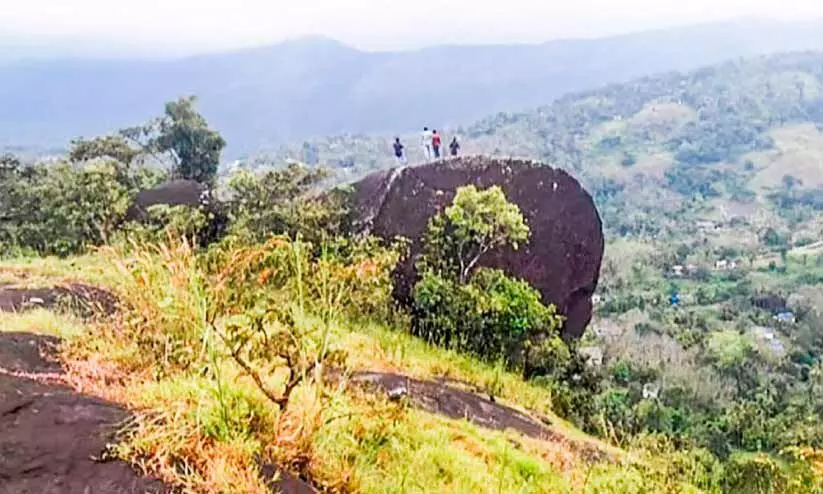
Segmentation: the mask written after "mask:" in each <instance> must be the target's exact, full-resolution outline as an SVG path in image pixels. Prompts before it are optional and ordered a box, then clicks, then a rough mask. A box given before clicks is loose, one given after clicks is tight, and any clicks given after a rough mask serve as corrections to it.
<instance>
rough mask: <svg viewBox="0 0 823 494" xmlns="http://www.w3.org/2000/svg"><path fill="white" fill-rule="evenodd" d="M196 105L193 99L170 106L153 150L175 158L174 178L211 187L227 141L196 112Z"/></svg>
mask: <svg viewBox="0 0 823 494" xmlns="http://www.w3.org/2000/svg"><path fill="white" fill-rule="evenodd" d="M195 101H196V99H195V97H194V96H190V97H187V98H180V99H178V100H177V101H173V102H169V103H166V114H165V116H164V117H162V118H161V119H160V120H159V122H158V135H157V136H156V137H155V138H154V139H153V144H154V146H153V147H154V148H155V149H156V150H157V151H159V152H161V153H168V154H169V155H170V156H171V158H172V160H173V162H174V168H173V170H172V173H173V175H174V176H176V177H180V178H186V179H190V180H196V181H198V182H202V183H210V182H212V181H213V180H214V178H215V176H216V175H217V167H218V166H219V165H220V154H221V152H222V151H223V148H224V147H226V141H225V140H224V139H223V137H222V136H221V135H220V134H219V133H218V132H217V131H215V130H212V129H210V128H209V126H208V123H207V122H206V119H205V118H204V117H203V115H201V114H200V113H198V112H197V110H195V108H194V104H195Z"/></svg>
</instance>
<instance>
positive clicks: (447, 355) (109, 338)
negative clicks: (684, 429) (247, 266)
mask: <svg viewBox="0 0 823 494" xmlns="http://www.w3.org/2000/svg"><path fill="white" fill-rule="evenodd" d="M167 247H168V246H167ZM178 248H179V249H182V250H178ZM101 255H102V256H104V257H105V258H106V259H108V261H109V262H110V263H111V265H110V267H109V268H103V270H102V272H104V273H105V278H106V279H107V280H108V281H109V282H110V283H112V284H109V286H110V287H112V286H117V287H119V290H118V293H119V294H120V295H121V296H122V297H126V299H127V300H129V301H130V303H131V304H130V307H131V309H130V310H128V311H126V312H125V313H124V314H123V315H122V319H120V320H111V321H105V322H103V323H100V324H96V325H93V326H89V327H87V328H85V329H86V331H85V332H83V333H82V338H78V337H77V336H80V334H78V333H80V330H81V329H82V327H81V326H80V323H79V322H77V321H74V322H72V323H71V324H63V323H66V322H67V321H69V320H70V319H59V318H62V317H63V316H55V317H58V319H55V320H54V321H52V322H50V323H49V324H43V321H44V320H47V319H48V317H50V316H46V314H45V311H44V313H39V314H35V315H32V316H25V317H28V318H30V319H28V321H30V322H25V323H24V321H26V320H27V319H25V317H24V316H23V315H19V316H18V315H15V316H13V317H15V318H17V319H15V322H14V323H13V324H11V325H10V326H13V327H20V326H23V327H33V326H36V325H38V324H39V325H42V326H43V327H46V328H58V327H61V326H64V327H67V328H68V327H73V328H74V329H73V330H72V331H69V332H68V333H67V335H71V336H69V337H70V338H71V341H72V342H73V343H72V344H70V345H68V346H66V349H65V353H64V360H65V362H66V367H67V368H68V376H67V380H68V382H70V383H71V384H72V385H73V386H74V387H75V388H77V389H78V390H81V391H83V392H86V393H90V394H94V395H98V396H101V397H104V398H106V399H109V400H112V401H115V402H118V403H121V404H123V405H125V406H126V407H128V408H129V409H131V410H133V411H134V412H135V419H134V423H133V424H132V426H131V427H130V428H129V429H128V431H127V434H126V435H125V436H124V439H125V440H124V442H122V443H121V444H120V445H119V446H118V447H117V449H116V450H115V452H116V453H117V454H118V455H120V456H121V457H123V458H126V459H128V460H130V461H132V462H133V463H135V464H136V465H138V466H139V467H140V468H142V469H143V470H144V471H146V472H149V473H152V474H155V475H158V476H159V477H160V478H162V479H164V480H165V481H167V482H169V483H170V484H173V485H176V486H178V487H180V488H181V489H182V490H183V491H184V492H191V493H217V492H220V493H224V492H226V493H233V492H237V493H249V492H251V493H254V492H265V490H264V489H265V486H264V485H263V482H262V481H261V479H260V477H259V472H258V467H257V462H256V459H257V458H260V459H262V460H263V461H270V462H273V463H276V464H278V465H283V466H286V467H287V468H289V469H290V470H291V471H293V472H295V473H300V474H303V475H307V476H309V477H310V478H311V479H312V480H313V483H314V484H315V485H317V486H318V487H321V488H322V489H323V490H325V491H326V492H340V493H346V492H363V493H381V494H382V493H389V492H397V493H400V492H404V493H405V492H420V493H440V492H443V493H446V492H448V493H501V492H506V493H508V492H523V493H544V492H545V493H548V492H632V491H630V490H625V491H621V490H619V489H617V490H608V491H603V490H599V491H598V490H596V489H595V490H592V486H597V485H612V484H614V482H613V480H609V479H615V478H624V477H626V475H628V474H626V473H624V467H623V466H620V465H613V464H611V463H602V464H600V463H598V464H596V466H592V464H590V463H589V461H588V459H587V458H586V457H585V454H583V453H582V451H583V450H584V449H585V448H583V447H581V446H582V445H584V444H591V445H593V447H594V448H596V449H602V450H606V451H609V452H611V453H612V456H614V457H621V456H622V455H623V453H622V452H620V451H619V450H616V449H615V448H610V447H608V446H606V445H605V444H603V443H601V442H600V441H598V440H596V439H594V438H590V437H588V436H586V435H585V434H583V433H582V432H581V431H579V430H577V429H575V428H574V427H572V426H571V425H569V424H566V423H564V422H563V421H562V420H560V419H559V418H557V417H556V416H554V415H553V414H552V413H551V396H550V393H549V392H548V391H547V390H546V389H544V388H541V387H539V386H535V385H533V384H530V383H527V382H524V381H523V380H522V379H521V378H519V377H518V376H517V375H516V374H511V373H503V375H502V376H501V375H500V372H499V369H495V368H494V367H493V366H490V365H486V364H483V363H481V362H478V361H477V360H475V359H472V358H469V357H467V356H464V355H459V354H457V353H454V352H449V351H446V350H443V349H439V348H435V347H431V346H429V345H427V344H425V343H423V342H422V341H420V340H417V339H415V338H413V337H411V336H409V335H408V334H406V333H405V332H404V331H398V330H397V329H394V328H390V327H388V326H386V325H383V324H380V323H377V322H370V323H359V322H351V321H348V320H345V319H342V320H340V319H337V320H335V321H334V323H333V324H332V326H331V328H330V337H331V338H332V339H333V340H334V341H335V342H336V344H337V347H338V348H340V349H342V350H344V351H345V352H346V353H347V354H348V359H347V365H348V367H349V368H350V369H362V370H367V369H368V370H374V369H379V370H391V371H397V372H401V373H406V374H409V375H412V376H414V377H419V378H431V377H435V376H438V377H439V376H445V377H450V378H452V379H456V380H460V381H464V382H466V383H469V384H471V385H473V386H477V387H481V388H482V387H483V386H485V385H486V384H487V383H488V382H489V380H491V379H500V380H502V389H503V393H502V396H501V398H502V401H505V402H506V403H508V404H510V405H513V406H516V407H519V408H524V409H531V410H536V411H538V412H540V413H543V414H546V415H549V416H550V418H551V420H552V421H553V422H554V424H555V425H554V429H555V432H557V433H558V434H560V435H561V436H563V437H565V438H566V439H564V440H562V441H559V442H547V441H540V440H535V439H528V438H524V437H521V436H520V435H518V434H516V433H513V432H496V431H489V430H485V429H482V428H480V427H477V426H475V425H472V424H470V423H467V422H465V421H456V420H450V419H446V418H442V417H438V416H434V415H431V414H428V413H425V412H422V411H418V410H414V409H411V408H408V407H407V406H405V405H404V404H403V403H395V402H388V401H387V400H385V399H383V398H381V397H379V396H373V395H369V394H365V393H363V392H361V391H357V390H353V389H349V388H347V386H346V385H345V380H343V381H342V382H341V383H340V384H339V385H337V386H332V385H330V384H324V383H323V382H322V381H316V382H315V381H312V382H306V383H305V384H302V385H300V386H298V387H297V388H296V390H295V391H294V393H293V396H292V397H291V399H290V400H289V402H288V405H287V406H286V407H285V408H284V409H283V410H279V409H278V408H277V407H275V406H273V405H272V404H271V403H270V402H269V401H268V400H267V399H266V397H265V396H263V394H262V393H261V392H260V391H259V389H258V388H257V387H256V386H255V385H254V383H253V382H252V381H251V380H250V379H249V377H248V375H246V373H245V372H243V371H242V370H241V369H240V368H238V366H236V365H235V364H234V362H233V361H232V360H231V359H230V358H228V354H227V352H226V349H221V348H219V345H215V341H216V340H214V339H213V338H212V339H210V338H208V337H205V336H203V335H204V327H203V325H202V324H201V321H203V320H204V318H203V316H202V314H203V310H204V303H203V300H202V295H203V294H202V290H203V286H202V280H201V279H199V278H198V275H196V273H195V271H196V270H195V266H194V258H193V257H191V255H190V253H189V252H188V251H187V250H186V248H185V247H182V246H178V247H177V248H162V247H161V248H155V249H153V250H150V251H136V252H131V253H129V254H128V255H124V253H122V252H121V253H117V252H115V251H108V252H105V251H104V252H102V253H101ZM47 270H51V271H52V272H54V273H59V274H58V276H62V275H64V274H65V272H66V271H65V270H63V268H61V266H60V264H59V263H58V264H56V265H49V266H48V267H47ZM32 272H33V274H34V275H40V273H38V271H37V269H36V268H32ZM138 316H139V317H138ZM306 317H313V316H310V315H307V316H306ZM296 324H303V323H301V322H300V321H297V322H296ZM305 324H311V321H309V322H306V323H305ZM53 330H56V329H53ZM138 330H140V331H143V332H140V331H138ZM146 332H148V333H154V336H152V337H151V338H149V340H148V343H149V346H148V347H146V346H145V344H146V340H144V339H141V338H145V337H147V335H146V334H145V333H146ZM175 333H183V334H187V335H191V336H193V337H192V338H190V339H189V340H187V341H191V342H192V346H193V348H191V349H189V351H188V352H187V353H185V355H187V356H188V357H190V358H191V359H193V360H192V362H197V363H198V365H193V364H192V365H189V366H184V367H176V366H174V365H169V366H165V364H164V365H154V364H155V363H156V362H153V361H154V360H156V357H155V356H154V352H155V351H159V352H160V353H159V355H160V356H163V357H164V358H165V357H166V356H168V357H169V360H167V362H169V363H173V362H174V360H173V359H171V358H170V356H171V355H172V353H173V352H174V351H177V350H180V349H179V348H178V347H177V346H175V345H171V344H169V342H168V341H165V340H162V339H157V338H156V336H159V335H171V334H175ZM197 335H200V337H199V338H198V337H196V336H197ZM138 336H140V338H138ZM187 338H188V337H187ZM146 348H153V349H154V350H153V351H152V352H150V353H147V352H146V350H145V349H146ZM201 355H202V356H203V359H202V360H199V359H200V356H201ZM163 360H164V359H161V361H163ZM203 364H205V365H203ZM163 369H165V371H163V372H158V370H163ZM265 372H266V375H265V376H264V377H265V379H267V380H270V381H271V382H273V383H276V382H277V381H278V380H280V381H282V375H281V374H280V373H278V371H277V366H274V367H273V368H272V369H271V370H265ZM632 475H635V474H634V473H632ZM631 485H635V484H631Z"/></svg>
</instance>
